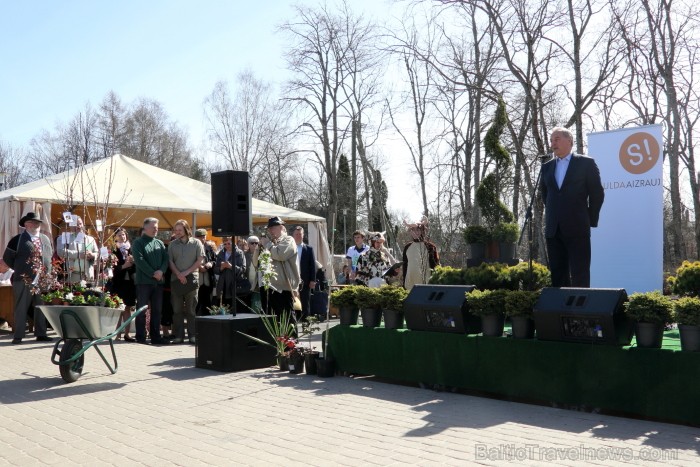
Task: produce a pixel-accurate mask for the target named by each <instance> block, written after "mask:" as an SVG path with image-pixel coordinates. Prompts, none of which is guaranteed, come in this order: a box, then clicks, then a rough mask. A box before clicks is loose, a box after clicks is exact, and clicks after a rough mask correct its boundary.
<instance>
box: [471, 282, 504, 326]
mask: <svg viewBox="0 0 700 467" xmlns="http://www.w3.org/2000/svg"><path fill="white" fill-rule="evenodd" d="M508 293H510V291H508V290H503V289H497V290H472V291H471V292H468V293H467V294H465V297H466V300H467V304H468V305H469V311H471V313H472V314H474V315H476V316H481V326H482V331H483V334H484V336H492V337H498V336H501V335H503V325H504V320H505V314H504V310H505V300H506V297H507V295H508Z"/></svg>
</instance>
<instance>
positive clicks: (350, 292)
mask: <svg viewBox="0 0 700 467" xmlns="http://www.w3.org/2000/svg"><path fill="white" fill-rule="evenodd" d="M359 287H360V286H357V285H348V286H345V287H341V288H339V289H338V290H334V291H333V292H331V297H330V302H331V305H333V306H334V307H337V308H338V310H339V312H340V324H342V325H344V326H349V325H354V324H357V316H358V314H359V309H358V308H357V305H356V304H355V292H356V291H357V289H358V288H359Z"/></svg>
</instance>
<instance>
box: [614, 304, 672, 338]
mask: <svg viewBox="0 0 700 467" xmlns="http://www.w3.org/2000/svg"><path fill="white" fill-rule="evenodd" d="M625 310H626V311H627V316H628V317H629V318H630V319H632V320H634V321H635V322H636V324H635V327H634V330H635V331H634V332H635V336H636V338H637V345H638V346H639V347H648V348H655V349H658V348H660V347H661V343H662V340H663V333H664V327H665V326H666V324H668V323H670V322H671V319H672V317H671V311H672V310H673V302H671V299H670V298H668V297H667V296H665V295H662V294H661V292H658V291H655V292H643V293H634V294H632V295H630V296H629V301H628V302H627V303H626V304H625Z"/></svg>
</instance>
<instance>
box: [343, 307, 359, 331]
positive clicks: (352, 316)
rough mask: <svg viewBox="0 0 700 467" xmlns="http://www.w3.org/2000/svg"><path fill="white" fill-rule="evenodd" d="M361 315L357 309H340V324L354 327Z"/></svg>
mask: <svg viewBox="0 0 700 467" xmlns="http://www.w3.org/2000/svg"><path fill="white" fill-rule="evenodd" d="M359 314H360V310H359V309H358V308H357V307H350V306H343V307H340V324H342V325H344V326H352V325H355V324H357V317H358V316H359Z"/></svg>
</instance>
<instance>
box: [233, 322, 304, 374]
mask: <svg viewBox="0 0 700 467" xmlns="http://www.w3.org/2000/svg"><path fill="white" fill-rule="evenodd" d="M256 313H257V314H258V316H260V319H261V320H262V323H263V325H264V326H265V330H266V331H267V333H268V334H269V335H270V337H272V340H273V342H274V344H271V343H269V342H267V341H265V340H262V339H260V338H258V337H255V336H251V335H250V334H246V333H244V332H241V331H236V332H237V333H238V334H240V335H242V336H244V337H247V338H248V339H250V340H253V341H255V342H257V343H258V344H263V345H266V346H268V347H272V348H273V349H275V350H276V351H277V364H278V365H279V368H280V370H281V371H288V370H289V350H290V349H291V348H293V347H294V346H291V347H290V345H291V343H293V342H291V339H292V336H293V335H294V323H293V321H292V314H293V313H294V312H293V311H292V312H288V311H287V310H284V311H282V313H281V314H280V316H279V318H278V317H277V316H276V315H266V314H264V313H262V312H257V311H256Z"/></svg>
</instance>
